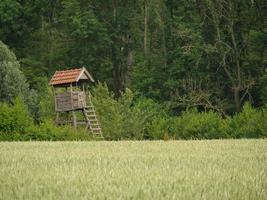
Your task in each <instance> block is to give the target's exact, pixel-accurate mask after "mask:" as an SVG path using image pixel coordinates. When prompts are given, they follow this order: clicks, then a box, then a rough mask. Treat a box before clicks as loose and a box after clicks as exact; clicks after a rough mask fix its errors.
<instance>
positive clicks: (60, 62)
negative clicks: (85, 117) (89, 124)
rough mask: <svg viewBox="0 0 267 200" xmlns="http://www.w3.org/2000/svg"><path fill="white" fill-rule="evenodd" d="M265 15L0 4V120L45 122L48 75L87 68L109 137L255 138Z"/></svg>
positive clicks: (212, 5) (117, 2)
mask: <svg viewBox="0 0 267 200" xmlns="http://www.w3.org/2000/svg"><path fill="white" fill-rule="evenodd" d="M266 15H267V2H266V1H265V0H235V1H233V0H179V1H177V0H131V1H129V0H105V1H103V0H53V1H47V0H36V1H34V0H30V1H24V0H2V1H1V2H0V40H1V41H2V42H1V43H0V81H1V87H0V101H1V102H2V104H1V109H2V111H1V114H2V119H4V118H5V117H6V116H9V115H10V114H7V113H9V112H13V111H11V110H10V111H8V107H9V108H10V109H11V105H12V106H16V105H21V106H24V107H25V109H24V110H26V111H25V112H28V114H26V115H29V118H30V121H32V122H30V123H33V124H34V125H33V126H39V125H42V124H43V123H44V122H46V121H47V120H48V119H50V121H51V120H52V119H53V117H54V115H53V103H51V97H52V93H51V88H50V87H49V86H48V80H49V79H50V78H51V75H52V74H53V73H54V72H55V71H56V70H62V69H68V68H75V67H86V69H87V70H88V71H89V72H90V73H91V74H92V75H93V77H94V79H95V80H98V81H99V83H98V84H96V85H92V87H91V90H92V93H93V95H94V99H93V101H95V105H96V107H97V109H98V110H99V111H98V112H99V114H100V121H102V122H101V123H102V124H103V126H104V128H103V129H104V131H105V130H106V138H108V139H120V138H135V139H146V138H148V139H158V138H163V137H165V136H166V137H169V136H171V137H174V138H184V139H188V138H221V137H222V138H223V137H262V136H263V135H264V132H265V130H267V129H265V128H266V127H263V124H264V123H265V121H261V120H263V119H262V118H266V113H267V111H266V103H267V70H266V68H267V50H266V45H267V22H266ZM18 96H19V97H18ZM16 102H17V103H16ZM8 105H9V106H8ZM244 105H246V106H245V108H243V107H244ZM4 109H6V110H4ZM14 112H15V111H14ZM3 113H6V115H4V114H3ZM107 113H112V115H107ZM1 114H0V115H1ZM26 115H25V116H26ZM252 115H253V116H252ZM4 116H5V117H4ZM25 116H24V117H22V118H25ZM203 116H206V118H205V117H203ZM240 116H241V117H240ZM183 117H184V118H183ZM238 117H239V118H240V119H239V118H238ZM101 118H102V120H101ZM176 118H177V120H176ZM178 118H179V119H178ZM250 118H253V120H254V121H253V122H251V124H250V123H249V122H248V120H249V119H250ZM254 118H255V119H254ZM0 119H1V117H0ZM193 119H195V121H194V120H193ZM201 119H202V120H205V119H206V121H205V122H203V123H202V122H200V121H201ZM10 120H11V121H12V118H11V119H10ZM183 120H184V121H183ZM190 120H191V121H190ZM192 120H193V121H192ZM216 120H217V121H216ZM231 120H232V121H235V120H236V121H235V122H231V123H230V122H229V121H231ZM188 121H190V122H188ZM209 121H213V122H214V124H212V125H211V126H210V128H208V127H209ZM222 121H223V122H222ZM226 121H227V123H228V122H229V123H230V125H229V124H227V123H226ZM185 122H188V124H189V125H188V126H189V127H187V128H188V130H187V128H186V127H185V126H184V125H183V124H184V123H185ZM191 122H192V123H193V125H192V123H191ZM217 122H218V123H217ZM194 123H196V124H194ZM205 123H206V124H205ZM242 123H243V124H244V123H247V124H249V125H248V126H249V128H248V129H247V130H246V131H244V130H243V129H242V130H241V132H242V131H243V132H242V133H240V134H239V133H238V132H239V131H237V130H239V128H238V127H239V126H240V127H241V124H242ZM0 124H2V125H3V124H5V122H4V121H3V120H2V121H0ZM203 124H204V125H203ZM218 124H219V125H218ZM225 124H227V125H225ZM237 124H239V125H237ZM255 124H257V125H255ZM50 125H51V127H52V124H51V123H50V122H49V126H50ZM9 126H11V125H10V124H9V125H6V126H4V125H3V126H2V131H1V129H0V132H5V133H6V132H12V131H8V130H6V129H8V128H7V127H9ZM192 126H193V127H197V128H196V129H194V130H193V133H191V132H190V131H192V130H191V129H190V127H192ZM200 126H203V129H202V128H199V127H200ZM3 127H6V128H3ZM105 127H106V128H105ZM214 127H217V128H215V131H213V132H211V133H210V134H211V135H210V136H205V133H206V132H207V134H208V135H209V132H210V130H213V129H214ZM218 127H219V128H218ZM225 127H227V130H226V129H225ZM251 127H254V128H255V127H257V128H255V130H254V129H253V130H251ZM0 128H1V125H0ZM54 128H55V127H54ZM185 129H186V130H185ZM189 129H190V130H189ZM200 129H201V131H203V134H202V133H201V134H200V135H198V134H197V133H199V132H201V131H199V130H200ZM51 130H52V128H51ZM183 131H184V132H183ZM15 132H16V131H15ZM17 132H20V131H17ZM22 132H23V131H22ZM25 132H27V131H25ZM33 132H36V133H37V132H38V131H36V130H34V131H33ZM44 132H45V131H44ZM51 132H52V131H51ZM55 132H56V131H55ZM59 132H60V131H59ZM63 132H64V131H63ZM178 132H179V133H178ZM215 132H216V133H215ZM182 133H184V134H185V135H183V134H182ZM217 133H218V134H217ZM250 133H252V134H251V135H249V134H250ZM254 133H255V134H254ZM177 134H178V135H177ZM179 134H180V135H179ZM238 134H239V135H238ZM246 134H248V135H246ZM48 135H49V134H48ZM63 135H64V134H63ZM175 135H177V136H175ZM215 135H216V136H215ZM265 136H266V135H265ZM30 138H31V137H30ZM62 138H64V136H62Z"/></svg>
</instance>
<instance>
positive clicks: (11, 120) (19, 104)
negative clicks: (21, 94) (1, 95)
mask: <svg viewBox="0 0 267 200" xmlns="http://www.w3.org/2000/svg"><path fill="white" fill-rule="evenodd" d="M32 126H33V123H32V119H31V117H30V115H29V112H28V110H27V107H26V106H25V105H24V103H23V101H22V100H21V98H16V99H15V101H14V104H13V105H11V104H7V103H1V104H0V132H1V133H6V134H13V133H19V134H25V133H27V131H28V130H29V129H31V128H32Z"/></svg>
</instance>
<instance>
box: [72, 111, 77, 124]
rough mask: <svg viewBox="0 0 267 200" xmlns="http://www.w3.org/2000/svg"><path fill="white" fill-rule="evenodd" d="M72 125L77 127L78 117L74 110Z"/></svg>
mask: <svg viewBox="0 0 267 200" xmlns="http://www.w3.org/2000/svg"><path fill="white" fill-rule="evenodd" d="M72 125H73V127H74V128H77V118H76V114H75V111H72Z"/></svg>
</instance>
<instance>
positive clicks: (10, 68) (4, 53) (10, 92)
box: [0, 41, 28, 102]
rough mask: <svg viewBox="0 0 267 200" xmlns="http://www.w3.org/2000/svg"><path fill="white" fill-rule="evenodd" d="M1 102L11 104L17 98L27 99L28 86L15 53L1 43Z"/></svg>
mask: <svg viewBox="0 0 267 200" xmlns="http://www.w3.org/2000/svg"><path fill="white" fill-rule="evenodd" d="M0 82H1V87H0V101H2V102H4V101H6V102H11V101H12V100H13V99H14V98H15V97H16V96H19V95H21V96H23V97H26V93H27V90H28V84H27V83H26V79H25V77H24V75H23V73H22V72H21V71H20V69H19V62H18V61H17V59H16V56H15V54H14V53H12V52H11V51H10V50H9V49H8V47H7V46H6V45H5V44H4V43H3V42H2V41H0Z"/></svg>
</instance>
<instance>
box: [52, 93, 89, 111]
mask: <svg viewBox="0 0 267 200" xmlns="http://www.w3.org/2000/svg"><path fill="white" fill-rule="evenodd" d="M55 98H56V111H57V112H65V111H71V110H78V109H83V108H84V107H85V105H86V100H85V92H83V91H74V92H64V93H58V94H56V97H55Z"/></svg>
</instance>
